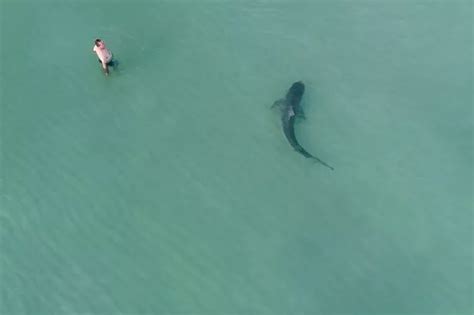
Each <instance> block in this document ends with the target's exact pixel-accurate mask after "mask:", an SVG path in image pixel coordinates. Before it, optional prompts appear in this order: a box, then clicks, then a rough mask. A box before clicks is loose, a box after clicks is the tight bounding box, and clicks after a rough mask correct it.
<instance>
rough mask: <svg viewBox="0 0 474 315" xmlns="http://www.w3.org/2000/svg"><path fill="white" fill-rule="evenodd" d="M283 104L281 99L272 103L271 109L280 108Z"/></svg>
mask: <svg viewBox="0 0 474 315" xmlns="http://www.w3.org/2000/svg"><path fill="white" fill-rule="evenodd" d="M283 102H284V100H283V99H279V100H278V101H275V103H273V105H272V107H271V108H275V107H276V106H281V105H282V104H283Z"/></svg>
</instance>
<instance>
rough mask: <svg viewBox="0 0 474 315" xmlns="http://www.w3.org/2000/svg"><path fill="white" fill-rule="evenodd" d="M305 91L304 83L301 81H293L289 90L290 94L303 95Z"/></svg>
mask: <svg viewBox="0 0 474 315" xmlns="http://www.w3.org/2000/svg"><path fill="white" fill-rule="evenodd" d="M303 93H304V84H303V82H301V81H298V82H295V83H293V85H292V86H291V88H290V90H289V91H288V94H291V95H293V96H299V97H301V96H303Z"/></svg>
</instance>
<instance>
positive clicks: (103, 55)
mask: <svg viewBox="0 0 474 315" xmlns="http://www.w3.org/2000/svg"><path fill="white" fill-rule="evenodd" d="M92 51H94V52H95V53H96V54H97V57H98V58H99V62H100V63H101V64H102V68H103V69H104V73H105V75H108V74H109V66H112V67H113V65H114V61H113V60H112V52H110V50H108V49H107V47H105V43H104V41H103V40H101V39H100V38H97V39H96V40H95V44H94V47H93V48H92Z"/></svg>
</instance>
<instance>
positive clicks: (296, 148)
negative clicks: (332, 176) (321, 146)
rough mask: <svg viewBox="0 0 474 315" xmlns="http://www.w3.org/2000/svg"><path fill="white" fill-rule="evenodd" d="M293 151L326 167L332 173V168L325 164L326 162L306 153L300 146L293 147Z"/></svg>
mask: <svg viewBox="0 0 474 315" xmlns="http://www.w3.org/2000/svg"><path fill="white" fill-rule="evenodd" d="M295 150H296V151H298V152H299V153H301V154H302V155H303V156H304V157H307V158H310V159H314V160H316V161H317V162H319V163H320V164H322V165H324V166H326V167H327V168H329V169H331V170H332V171H334V167H332V166H331V165H329V164H327V163H326V162H324V161H323V160H321V159H319V158H317V157H315V156H314V155H312V154H311V153H309V152H308V151H306V150H305V149H304V148H303V147H302V146H301V145H297V146H295Z"/></svg>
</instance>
